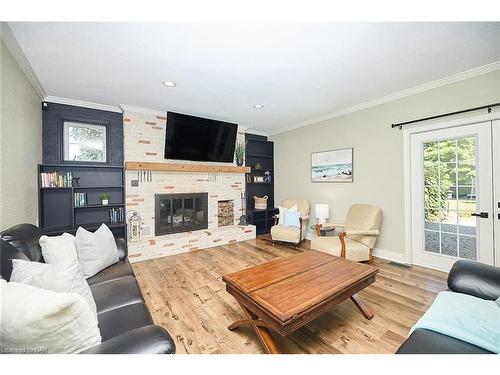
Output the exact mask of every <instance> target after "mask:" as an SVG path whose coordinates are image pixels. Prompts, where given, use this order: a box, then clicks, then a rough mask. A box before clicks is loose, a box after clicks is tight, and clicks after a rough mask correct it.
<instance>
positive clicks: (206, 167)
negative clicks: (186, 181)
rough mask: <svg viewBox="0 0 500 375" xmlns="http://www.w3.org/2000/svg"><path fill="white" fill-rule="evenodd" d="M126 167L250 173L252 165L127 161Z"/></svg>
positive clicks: (174, 170) (134, 169)
mask: <svg viewBox="0 0 500 375" xmlns="http://www.w3.org/2000/svg"><path fill="white" fill-rule="evenodd" d="M125 169H126V170H129V171H166V172H208V173H250V167H238V166H236V165H214V164H194V163H193V164H187V163H151V162H140V161H127V162H125Z"/></svg>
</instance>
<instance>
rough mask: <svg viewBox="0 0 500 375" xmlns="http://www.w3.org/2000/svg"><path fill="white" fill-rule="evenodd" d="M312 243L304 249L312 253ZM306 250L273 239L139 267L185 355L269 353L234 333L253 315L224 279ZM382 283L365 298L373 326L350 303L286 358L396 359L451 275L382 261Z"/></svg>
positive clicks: (284, 341)
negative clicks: (366, 355) (378, 356)
mask: <svg viewBox="0 0 500 375" xmlns="http://www.w3.org/2000/svg"><path fill="white" fill-rule="evenodd" d="M308 246H309V243H308V242H307V243H305V244H304V246H303V247H304V248H307V247H308ZM298 251H300V250H296V249H294V248H291V247H288V246H286V245H278V244H276V245H275V246H272V245H271V243H270V241H269V240H268V239H267V237H258V238H257V239H256V240H252V241H245V242H239V243H235V244H231V245H227V246H219V247H214V248H211V249H204V250H199V251H194V252H190V253H185V254H179V255H174V256H170V257H163V258H158V259H153V260H148V261H144V262H140V263H135V264H133V269H134V272H135V274H136V276H137V279H138V281H139V285H140V287H141V290H142V291H143V294H144V297H145V299H146V303H147V305H148V307H149V309H150V311H151V314H152V316H153V319H154V321H155V323H156V324H158V325H161V326H163V327H165V328H166V329H167V330H168V331H169V332H170V334H171V335H172V337H173V338H174V340H175V343H176V346H177V353H262V352H263V349H262V346H261V344H260V342H259V341H258V339H257V337H256V336H255V334H254V333H253V331H251V330H250V329H248V328H243V327H242V328H239V329H238V330H235V331H229V330H228V329H227V327H228V326H229V325H230V324H231V323H234V322H235V321H237V320H240V319H244V318H245V316H244V314H243V312H242V311H241V309H240V307H239V306H238V304H237V303H236V301H235V300H234V298H233V297H232V296H231V295H230V294H229V293H227V292H226V291H225V285H224V282H223V281H222V280H221V279H222V276H223V275H225V274H228V273H231V272H235V271H238V270H242V269H244V268H248V267H251V266H254V265H257V264H261V263H264V262H268V261H271V260H274V259H278V258H280V257H286V256H290V255H293V254H296V253H297V252H298ZM373 262H374V263H375V264H376V265H377V266H378V267H380V273H379V274H378V275H377V280H376V282H375V283H374V284H372V285H370V286H369V287H367V288H366V289H364V290H363V291H361V292H360V293H359V296H360V297H362V298H363V299H364V300H365V301H366V302H367V303H368V305H369V307H370V309H371V311H372V312H373V313H374V314H375V317H374V318H373V319H372V320H366V319H365V318H364V317H363V316H362V315H361V314H360V313H359V311H358V309H357V308H356V306H354V304H353V303H352V302H351V301H350V300H346V301H344V302H343V303H341V304H339V305H337V306H336V307H334V308H332V309H331V311H329V312H327V313H326V314H324V315H323V316H321V317H320V318H318V319H316V320H315V321H313V322H311V323H309V324H307V325H305V326H304V327H302V328H301V329H299V330H298V331H296V332H294V333H293V334H291V335H290V336H288V337H287V338H282V337H281V336H279V335H278V334H274V333H273V336H274V337H275V338H276V341H277V342H278V345H279V346H280V348H281V350H282V351H283V352H284V353H394V352H395V351H396V350H397V348H398V347H399V346H400V345H401V343H402V342H403V341H404V340H405V338H406V336H407V334H408V332H409V330H410V327H411V326H412V325H413V324H414V323H415V322H416V321H417V320H418V319H419V318H420V316H422V314H423V313H424V312H425V311H426V310H427V308H428V307H429V306H430V304H431V303H432V301H433V300H434V298H435V296H436V293H438V292H440V291H442V290H445V289H446V274H445V273H443V272H439V271H433V270H430V269H426V268H422V267H413V268H411V269H407V268H405V267H402V266H398V265H395V264H392V263H389V262H387V261H384V260H382V259H377V258H374V261H373Z"/></svg>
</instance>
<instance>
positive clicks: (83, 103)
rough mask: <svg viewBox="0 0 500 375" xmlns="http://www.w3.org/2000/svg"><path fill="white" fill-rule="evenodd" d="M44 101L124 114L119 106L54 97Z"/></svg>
mask: <svg viewBox="0 0 500 375" xmlns="http://www.w3.org/2000/svg"><path fill="white" fill-rule="evenodd" d="M43 100H44V101H45V102H50V103H58V104H66V105H74V106H76V107H84V108H92V109H100V110H102V111H109V112H117V113H122V110H121V108H120V107H119V106H115V105H109V104H101V103H94V102H86V101H84V100H77V99H69V98H62V97H60V96H52V95H47V96H46V97H45V98H44V99H43Z"/></svg>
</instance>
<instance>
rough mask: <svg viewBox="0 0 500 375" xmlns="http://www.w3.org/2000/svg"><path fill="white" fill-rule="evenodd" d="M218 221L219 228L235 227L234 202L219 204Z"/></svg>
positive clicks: (228, 201) (221, 202)
mask: <svg viewBox="0 0 500 375" xmlns="http://www.w3.org/2000/svg"><path fill="white" fill-rule="evenodd" d="M217 219H218V224H219V227H225V226H227V225H234V202H233V201H232V200H226V201H219V202H217Z"/></svg>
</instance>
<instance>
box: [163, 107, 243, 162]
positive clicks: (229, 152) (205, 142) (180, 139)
mask: <svg viewBox="0 0 500 375" xmlns="http://www.w3.org/2000/svg"><path fill="white" fill-rule="evenodd" d="M237 132H238V125H237V124H232V123H229V122H224V121H217V120H210V119H207V118H202V117H195V116H189V115H184V114H181V113H175V112H167V134H166V138H165V159H178V160H193V161H216V162H232V161H233V159H234V147H235V143H236V133H237Z"/></svg>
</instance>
